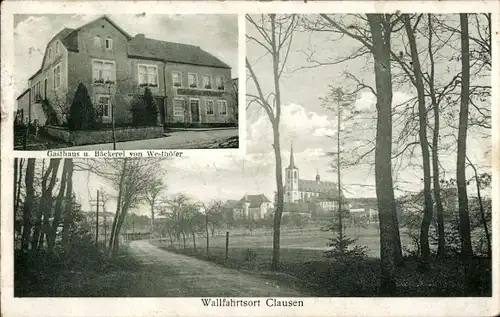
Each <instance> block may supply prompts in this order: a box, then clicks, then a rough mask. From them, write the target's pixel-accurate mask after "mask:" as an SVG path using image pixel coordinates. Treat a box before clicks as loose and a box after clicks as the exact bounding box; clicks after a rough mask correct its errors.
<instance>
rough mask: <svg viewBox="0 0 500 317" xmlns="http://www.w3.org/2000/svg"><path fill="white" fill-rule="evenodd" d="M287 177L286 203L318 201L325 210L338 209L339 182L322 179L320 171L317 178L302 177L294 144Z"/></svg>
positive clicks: (286, 171)
mask: <svg viewBox="0 0 500 317" xmlns="http://www.w3.org/2000/svg"><path fill="white" fill-rule="evenodd" d="M285 177H286V180H285V186H284V187H285V198H284V199H285V203H306V202H316V203H317V204H319V205H320V206H321V207H322V208H323V210H324V211H333V210H336V209H337V204H338V202H337V200H338V194H339V193H338V186H337V183H334V182H325V181H322V180H321V177H320V175H319V172H317V174H316V179H315V180H308V179H300V173H299V168H298V167H297V166H296V165H295V162H294V158H293V145H292V146H291V148H290V164H289V165H288V167H287V168H285Z"/></svg>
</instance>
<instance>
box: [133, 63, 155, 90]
mask: <svg viewBox="0 0 500 317" xmlns="http://www.w3.org/2000/svg"><path fill="white" fill-rule="evenodd" d="M138 68H139V70H138V76H139V86H153V87H158V69H157V67H156V66H155V65H138Z"/></svg>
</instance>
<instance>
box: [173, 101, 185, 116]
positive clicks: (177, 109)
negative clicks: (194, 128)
mask: <svg viewBox="0 0 500 317" xmlns="http://www.w3.org/2000/svg"><path fill="white" fill-rule="evenodd" d="M174 116H176V117H184V100H183V99H174Z"/></svg>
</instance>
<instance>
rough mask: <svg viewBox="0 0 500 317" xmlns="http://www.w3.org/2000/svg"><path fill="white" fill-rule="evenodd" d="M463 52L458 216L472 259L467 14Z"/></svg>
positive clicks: (463, 21) (464, 247)
mask: <svg viewBox="0 0 500 317" xmlns="http://www.w3.org/2000/svg"><path fill="white" fill-rule="evenodd" d="M460 30H461V50H462V81H461V92H460V118H459V123H458V150H457V188H458V214H459V223H460V240H461V244H462V255H463V256H464V258H470V257H472V243H471V237H470V220H469V209H468V199H467V180H466V177H465V157H466V153H467V123H468V114H469V87H470V64H469V61H470V58H469V56H470V52H469V21H468V15H467V14H466V13H461V14H460Z"/></svg>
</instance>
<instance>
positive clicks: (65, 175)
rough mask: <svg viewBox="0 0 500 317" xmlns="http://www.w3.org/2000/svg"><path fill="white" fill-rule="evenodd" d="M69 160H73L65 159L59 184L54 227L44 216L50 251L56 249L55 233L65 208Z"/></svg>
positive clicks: (45, 232)
mask: <svg viewBox="0 0 500 317" xmlns="http://www.w3.org/2000/svg"><path fill="white" fill-rule="evenodd" d="M69 161H71V159H64V160H63V170H62V175H61V182H60V185H59V193H58V194H57V197H56V202H55V208H54V218H53V220H52V227H51V226H50V221H49V218H47V217H45V218H44V223H43V234H45V237H46V240H47V246H48V250H49V252H53V251H54V245H55V233H56V232H57V227H58V226H59V220H60V218H61V214H62V208H63V204H64V195H65V193H66V182H67V178H68V174H69V171H68V168H69V167H70V166H71V165H70V164H68V162H69ZM52 238H53V239H52Z"/></svg>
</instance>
